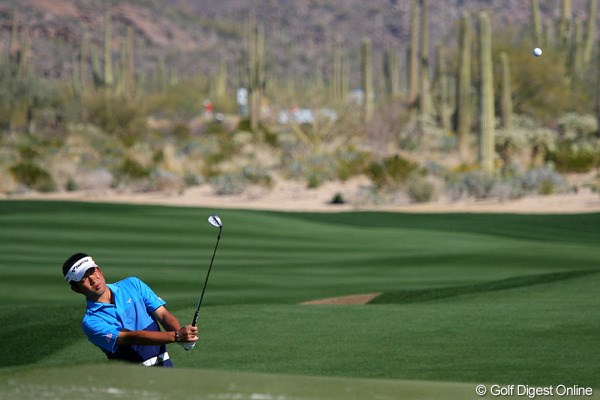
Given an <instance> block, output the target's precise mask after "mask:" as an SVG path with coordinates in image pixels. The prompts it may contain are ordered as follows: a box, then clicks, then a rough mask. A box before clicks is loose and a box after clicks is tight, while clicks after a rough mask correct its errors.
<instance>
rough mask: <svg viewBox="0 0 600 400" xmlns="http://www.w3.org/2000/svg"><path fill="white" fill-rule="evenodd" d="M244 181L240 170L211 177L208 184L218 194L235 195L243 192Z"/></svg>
mask: <svg viewBox="0 0 600 400" xmlns="http://www.w3.org/2000/svg"><path fill="white" fill-rule="evenodd" d="M245 181H246V180H245V178H244V174H243V173H242V172H230V173H226V174H222V175H218V176H215V177H213V178H211V180H210V185H211V187H212V190H213V192H214V193H215V194H217V195H219V196H225V195H236V194H242V193H244V189H245V188H246V183H245Z"/></svg>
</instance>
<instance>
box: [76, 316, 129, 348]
mask: <svg viewBox="0 0 600 400" xmlns="http://www.w3.org/2000/svg"><path fill="white" fill-rule="evenodd" d="M81 327H82V328H83V332H85V334H86V335H87V337H88V340H89V341H90V342H92V343H93V344H95V345H96V346H98V347H100V348H101V349H103V350H106V351H109V352H111V353H114V352H115V350H116V347H117V336H119V332H121V329H122V327H120V326H117V325H114V324H110V323H108V322H106V321H103V320H102V319H100V318H94V317H92V318H86V319H85V320H84V321H83V323H82V325H81Z"/></svg>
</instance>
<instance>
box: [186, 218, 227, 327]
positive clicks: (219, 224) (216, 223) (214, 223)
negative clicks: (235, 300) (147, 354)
mask: <svg viewBox="0 0 600 400" xmlns="http://www.w3.org/2000/svg"><path fill="white" fill-rule="evenodd" d="M208 222H209V223H210V224H211V225H212V226H215V227H217V228H219V236H217V244H215V250H214V251H213V255H212V258H211V260H210V265H209V267H208V272H207V273H206V279H205V280H204V286H203V287H202V293H201V294H200V299H199V300H198V307H196V313H195V314H194V319H193V321H192V326H196V322H198V313H199V312H200V306H201V305H202V298H203V297H204V291H205V290H206V284H207V283H208V276H209V275H210V270H211V269H212V265H213V261H214V260H215V254H217V247H219V240H220V239H221V231H222V230H223V223H222V222H221V218H219V216H218V215H217V214H213V215H211V216H210V217H208Z"/></svg>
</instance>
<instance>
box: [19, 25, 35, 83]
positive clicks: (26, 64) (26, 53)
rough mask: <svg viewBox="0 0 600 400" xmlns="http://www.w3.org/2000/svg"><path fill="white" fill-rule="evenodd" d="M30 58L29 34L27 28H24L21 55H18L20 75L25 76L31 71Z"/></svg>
mask: <svg viewBox="0 0 600 400" xmlns="http://www.w3.org/2000/svg"><path fill="white" fill-rule="evenodd" d="M31 58H32V55H31V36H30V35H29V29H24V31H23V45H22V47H21V56H20V57H19V73H20V74H21V76H25V75H28V74H30V73H31V72H33V67H32V64H31Z"/></svg>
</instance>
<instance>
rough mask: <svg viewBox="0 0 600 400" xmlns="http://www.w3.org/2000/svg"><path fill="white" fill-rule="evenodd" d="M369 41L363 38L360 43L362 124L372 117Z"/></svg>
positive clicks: (371, 75)
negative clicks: (362, 96)
mask: <svg viewBox="0 0 600 400" xmlns="http://www.w3.org/2000/svg"><path fill="white" fill-rule="evenodd" d="M371 63H372V62H371V41H370V40H369V38H366V37H365V38H363V39H362V43H361V83H362V85H361V86H362V90H363V95H364V98H363V122H364V123H367V122H369V121H370V120H371V116H372V115H373V74H372V72H371V69H372V67H371Z"/></svg>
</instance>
